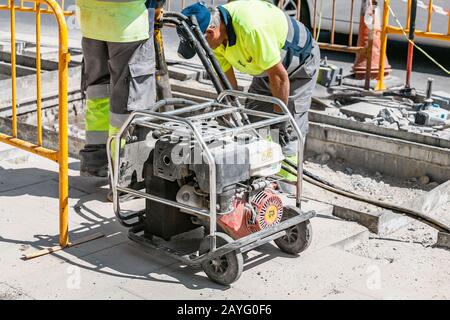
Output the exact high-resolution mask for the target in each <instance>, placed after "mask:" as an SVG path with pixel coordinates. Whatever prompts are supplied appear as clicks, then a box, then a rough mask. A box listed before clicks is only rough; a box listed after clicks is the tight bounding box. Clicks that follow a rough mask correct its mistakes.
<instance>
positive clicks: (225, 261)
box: [199, 232, 244, 286]
mask: <svg viewBox="0 0 450 320" xmlns="http://www.w3.org/2000/svg"><path fill="white" fill-rule="evenodd" d="M216 237H217V248H220V247H222V246H224V245H226V244H227V243H230V242H233V241H234V240H233V239H232V238H231V237H230V236H228V235H227V234H225V233H221V232H217V233H216ZM208 251H209V238H205V239H203V241H202V242H201V244H200V250H199V252H200V254H205V253H206V252H208ZM202 268H203V271H204V272H205V273H206V275H207V276H208V278H210V279H211V280H212V281H214V282H216V283H219V284H222V285H226V286H228V285H230V284H232V283H233V282H235V281H237V280H238V279H239V278H240V276H241V274H242V271H243V270H244V258H243V257H242V254H241V253H236V252H235V251H232V252H229V253H227V254H225V255H223V256H220V257H218V258H216V259H213V260H206V261H205V262H203V263H202Z"/></svg>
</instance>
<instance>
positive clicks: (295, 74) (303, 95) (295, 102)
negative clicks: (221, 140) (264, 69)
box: [245, 44, 320, 156]
mask: <svg viewBox="0 0 450 320" xmlns="http://www.w3.org/2000/svg"><path fill="white" fill-rule="evenodd" d="M319 66H320V50H319V46H318V45H317V44H314V48H313V49H312V51H311V55H310V56H309V57H308V59H307V60H306V61H305V62H304V63H303V64H302V65H300V66H299V67H298V68H296V69H294V70H293V71H292V72H290V73H289V84H290V91H289V102H288V105H287V107H288V109H289V111H290V112H291V114H292V116H293V117H294V120H295V122H296V123H297V125H298V127H299V129H300V131H301V133H302V135H303V136H304V137H306V134H307V133H308V111H309V108H310V107H311V99H312V94H313V91H314V87H315V85H316V82H317V76H318V75H319ZM248 91H249V92H250V93H256V94H261V95H266V96H272V92H271V90H270V85H269V78H268V77H254V78H253V81H252V83H251V85H250V88H249V90H248ZM245 105H246V107H247V108H248V109H255V110H259V111H265V112H271V113H273V104H271V103H264V102H259V101H256V100H253V99H247V101H246V103H245ZM274 140H277V139H275V138H274ZM277 141H278V140H277ZM297 145H298V141H292V142H291V143H289V144H287V145H284V146H282V147H283V153H284V154H285V155H286V156H292V155H295V154H296V152H297Z"/></svg>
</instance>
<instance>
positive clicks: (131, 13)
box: [76, 0, 155, 177]
mask: <svg viewBox="0 0 450 320" xmlns="http://www.w3.org/2000/svg"><path fill="white" fill-rule="evenodd" d="M149 2H150V1H146V0H76V6H77V17H78V19H79V24H80V27H81V33H82V35H83V39H82V48H83V55H84V68H83V77H82V78H83V81H82V82H83V88H82V89H83V90H85V91H86V115H85V120H86V144H85V146H84V148H83V149H82V150H81V151H80V159H81V167H80V175H82V176H99V177H106V176H107V175H108V159H107V155H106V142H107V139H108V136H111V135H114V134H116V133H117V132H118V130H119V129H120V127H121V126H122V124H123V123H124V121H125V120H126V119H127V117H128V115H129V113H130V112H131V111H133V110H142V109H146V108H148V107H149V106H151V105H152V104H153V103H154V102H155V53H154V43H153V26H154V23H153V15H154V11H153V10H152V9H150V8H149V7H150V4H149Z"/></svg>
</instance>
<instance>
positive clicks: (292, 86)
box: [178, 0, 320, 178]
mask: <svg viewBox="0 0 450 320" xmlns="http://www.w3.org/2000/svg"><path fill="white" fill-rule="evenodd" d="M182 13H183V14H184V15H185V16H188V17H190V16H195V18H196V20H197V23H198V25H199V27H200V29H201V31H202V32H203V33H204V34H205V38H206V40H207V42H208V44H209V46H210V47H211V48H212V49H213V52H214V55H215V57H216V58H217V60H218V62H219V64H220V66H221V68H222V70H223V71H224V73H225V75H226V76H227V78H228V80H229V81H230V83H231V85H232V87H233V88H235V89H237V81H236V76H235V72H234V70H238V71H240V72H243V73H246V74H250V75H252V76H254V78H253V81H252V83H251V85H250V88H249V92H250V93H257V94H262V95H266V96H274V97H276V98H279V99H280V100H281V101H283V102H284V103H285V104H286V105H287V106H288V109H289V111H290V112H291V113H292V115H293V117H294V118H295V121H296V122H297V124H298V126H299V128H300V130H301V131H302V134H303V136H306V133H307V132H308V110H309V108H310V106H311V96H312V93H313V90H314V86H315V84H316V80H317V76H318V70H319V64H320V51H319V46H318V45H317V44H316V42H315V41H314V39H313V37H312V35H311V33H310V32H309V30H308V29H307V28H306V27H305V26H304V25H303V24H302V23H300V22H299V21H297V20H295V19H294V18H291V17H289V16H288V15H287V14H286V13H284V12H283V11H282V10H281V9H279V8H278V7H276V6H274V5H272V4H271V3H268V2H266V1H262V0H247V1H233V2H230V3H227V4H225V5H222V6H218V7H216V8H208V7H206V5H205V4H204V3H201V2H200V3H196V4H193V5H191V6H188V7H186V8H185V9H184V10H183V11H182ZM178 53H179V54H180V55H181V56H183V57H184V58H187V59H189V58H191V57H192V56H193V55H194V54H195V51H193V50H192V48H190V46H189V45H188V44H187V43H186V42H184V41H181V42H180V46H179V48H178ZM246 107H247V108H250V109H253V108H257V109H258V110H260V111H266V112H274V113H279V112H281V110H279V109H278V107H277V106H274V105H272V104H267V103H266V104H262V103H261V102H256V101H247V103H246ZM295 139H296V137H292V136H291V135H289V134H287V133H286V132H285V130H280V141H281V145H282V147H283V153H284V155H285V156H286V157H288V158H290V160H291V161H294V162H296V160H297V157H296V151H297V148H296V146H297V144H298V141H295ZM293 140H294V141H293ZM284 175H285V176H287V174H284ZM288 178H289V177H288Z"/></svg>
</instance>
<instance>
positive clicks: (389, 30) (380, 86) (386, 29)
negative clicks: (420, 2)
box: [376, 0, 450, 90]
mask: <svg viewBox="0 0 450 320" xmlns="http://www.w3.org/2000/svg"><path fill="white" fill-rule="evenodd" d="M396 1H401V0H396ZM403 1H405V0H403ZM412 2H413V0H407V4H408V7H407V18H406V26H405V27H404V28H403V29H402V28H400V27H398V26H397V27H396V26H392V25H390V24H389V13H390V4H391V1H390V0H384V6H383V25H382V31H381V49H380V51H381V53H380V70H379V73H378V82H377V86H376V90H385V89H386V86H385V84H384V70H385V61H386V49H387V38H388V35H389V34H400V35H403V34H409V32H410V27H411V6H412ZM434 10H435V6H434V5H433V0H428V7H427V24H426V29H425V30H418V29H414V36H417V37H421V38H430V39H435V40H441V41H450V12H447V15H448V28H447V34H444V33H437V32H431V20H432V16H433V12H434Z"/></svg>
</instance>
